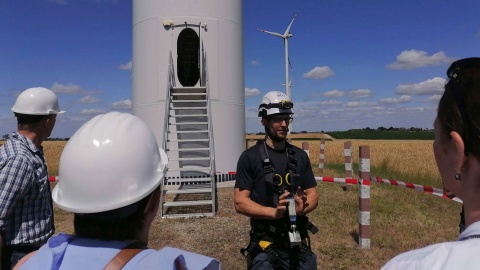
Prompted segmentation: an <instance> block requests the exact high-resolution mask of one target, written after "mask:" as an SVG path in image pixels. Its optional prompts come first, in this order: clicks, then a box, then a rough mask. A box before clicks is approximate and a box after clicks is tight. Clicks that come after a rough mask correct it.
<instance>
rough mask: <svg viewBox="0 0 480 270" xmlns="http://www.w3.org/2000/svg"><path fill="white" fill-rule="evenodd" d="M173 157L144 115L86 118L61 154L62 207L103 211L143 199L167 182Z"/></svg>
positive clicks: (58, 195)
mask: <svg viewBox="0 0 480 270" xmlns="http://www.w3.org/2000/svg"><path fill="white" fill-rule="evenodd" d="M167 163H168V159H167V155H166V154H165V152H164V151H163V149H159V148H158V145H157V141H156V139H155V136H154V135H153V133H152V131H151V129H150V128H149V127H148V126H147V124H146V123H145V122H144V121H142V120H141V119H140V118H139V117H137V116H134V115H132V114H128V113H119V112H110V113H107V114H101V115H97V116H95V117H94V118H92V119H91V120H89V121H88V122H86V123H85V124H84V125H83V126H81V127H80V129H79V130H78V131H77V132H75V134H74V135H73V136H72V137H71V138H70V140H69V141H68V143H67V144H66V145H65V148H64V150H63V152H62V155H61V157H60V163H59V182H58V184H57V185H56V186H55V188H54V189H53V192H52V197H53V201H54V202H55V203H56V204H57V205H58V207H60V208H62V209H64V210H66V211H70V212H73V213H98V212H105V211H109V210H114V209H118V208H121V207H124V206H127V205H131V204H133V203H135V202H138V201H140V200H141V199H143V198H145V197H146V196H147V195H149V194H150V193H151V192H152V191H153V190H155V188H157V187H158V185H160V183H161V181H162V180H163V177H164V174H165V169H166V165H167Z"/></svg>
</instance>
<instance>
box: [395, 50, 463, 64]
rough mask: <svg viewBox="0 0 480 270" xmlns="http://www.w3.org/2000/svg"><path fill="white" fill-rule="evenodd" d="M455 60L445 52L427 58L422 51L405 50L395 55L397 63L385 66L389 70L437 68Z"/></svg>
mask: <svg viewBox="0 0 480 270" xmlns="http://www.w3.org/2000/svg"><path fill="white" fill-rule="evenodd" d="M454 60H455V59H454V58H452V57H448V56H446V55H445V52H443V51H440V52H438V53H436V54H433V55H431V56H429V55H428V54H427V53H426V52H424V51H419V50H414V49H412V50H407V51H403V52H401V53H400V54H399V55H397V61H396V62H393V63H390V64H388V65H387V67H388V68H390V69H414V68H419V67H426V66H438V65H442V64H450V63H452V62H453V61H454Z"/></svg>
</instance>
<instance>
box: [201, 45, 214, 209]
mask: <svg viewBox="0 0 480 270" xmlns="http://www.w3.org/2000/svg"><path fill="white" fill-rule="evenodd" d="M202 58H203V61H202V65H203V68H202V77H203V78H204V79H205V86H206V87H205V89H206V91H205V92H206V99H207V108H208V109H207V112H208V113H207V118H208V119H209V121H208V133H209V134H210V145H209V147H210V177H211V178H212V202H213V204H212V213H215V212H216V210H215V209H216V201H215V200H216V199H215V198H216V195H215V191H216V185H217V181H216V178H217V170H216V167H215V138H214V136H213V121H212V108H211V103H210V89H209V81H208V67H207V53H206V52H203V55H202Z"/></svg>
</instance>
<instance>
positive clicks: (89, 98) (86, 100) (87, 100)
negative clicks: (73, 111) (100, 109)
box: [79, 95, 100, 104]
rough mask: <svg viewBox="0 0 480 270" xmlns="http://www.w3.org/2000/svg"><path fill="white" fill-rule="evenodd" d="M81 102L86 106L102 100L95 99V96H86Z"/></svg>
mask: <svg viewBox="0 0 480 270" xmlns="http://www.w3.org/2000/svg"><path fill="white" fill-rule="evenodd" d="M79 101H80V103H84V104H86V103H90V104H91V103H97V102H99V101H100V99H99V98H96V97H94V96H90V95H88V96H85V97H83V98H81V99H80V100H79Z"/></svg>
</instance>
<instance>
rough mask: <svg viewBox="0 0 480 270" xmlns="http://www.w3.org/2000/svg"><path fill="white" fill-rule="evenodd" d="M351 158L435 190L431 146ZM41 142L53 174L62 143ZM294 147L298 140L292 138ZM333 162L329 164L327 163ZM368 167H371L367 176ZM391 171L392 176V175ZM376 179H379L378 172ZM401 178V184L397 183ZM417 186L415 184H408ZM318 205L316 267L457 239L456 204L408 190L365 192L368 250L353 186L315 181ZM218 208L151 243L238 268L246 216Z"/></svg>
mask: <svg viewBox="0 0 480 270" xmlns="http://www.w3.org/2000/svg"><path fill="white" fill-rule="evenodd" d="M345 141H346V140H334V141H327V142H326V151H325V164H326V166H327V169H326V170H325V172H324V173H323V175H324V176H336V177H342V173H343V172H342V171H341V170H340V171H339V170H338V169H335V166H337V167H339V168H341V167H342V166H341V165H342V163H343V143H344V142H345ZM351 141H352V145H353V147H352V148H353V161H354V162H357V161H358V147H359V146H360V145H368V146H370V149H371V165H372V168H375V167H382V166H383V167H386V168H388V170H389V171H391V172H392V173H393V175H402V176H403V175H418V173H419V172H420V173H421V175H425V176H429V177H431V178H433V179H434V180H435V181H437V182H434V183H435V185H434V186H435V187H440V182H439V179H438V173H437V170H436V166H435V162H434V158H433V153H432V149H431V144H432V142H431V141H381V140H379V141H364V140H351ZM308 142H309V146H310V157H311V161H312V166H313V168H314V170H315V174H316V175H317V176H321V175H322V174H321V173H320V172H319V170H318V169H317V167H318V160H319V142H318V141H308ZM58 143H59V142H48V143H46V144H45V145H44V147H45V153H46V155H47V160H48V162H49V170H50V172H51V174H55V172H56V171H55V168H57V166H58V165H56V163H58V157H59V155H60V152H61V149H62V148H63V146H64V143H63V145H55V144H58ZM293 144H295V145H297V146H299V147H301V146H302V141H296V140H294V141H293ZM334 165H335V166H334ZM373 172H374V170H373V169H372V174H373ZM396 172H398V173H399V174H395V173H396ZM379 176H382V175H379ZM397 180H402V179H397ZM414 182H415V183H419V184H421V182H422V179H418V181H414ZM318 191H319V194H320V200H319V203H320V204H319V207H318V208H317V209H316V210H315V211H314V212H312V213H311V214H310V219H311V221H312V222H313V223H314V224H316V225H317V226H318V227H319V229H320V232H319V233H317V234H316V235H313V236H312V243H313V244H312V245H313V249H314V252H315V253H316V254H317V256H318V258H319V260H318V266H319V269H379V268H380V267H381V266H382V265H383V264H384V263H385V262H386V261H387V260H388V259H390V258H391V257H393V256H394V255H396V254H398V253H401V252H404V251H406V250H409V249H412V248H418V247H422V246H425V245H429V244H432V243H435V242H441V241H448V240H454V239H455V237H456V236H457V234H458V221H459V216H458V214H459V212H460V207H461V206H460V204H458V203H456V202H452V201H449V200H446V199H443V198H439V197H437V196H433V195H428V194H424V193H422V192H419V191H415V190H407V189H404V188H399V187H391V186H388V185H383V184H374V185H372V188H371V198H372V210H371V224H372V236H371V248H370V249H360V248H358V245H357V242H356V240H357V234H358V220H357V215H358V188H357V187H356V186H353V187H352V188H351V189H350V190H347V191H344V190H343V189H342V185H341V184H336V183H324V182H320V183H319V185H318ZM218 205H219V209H218V212H217V215H216V216H215V217H213V218H196V219H171V220H160V219H157V220H155V222H154V224H153V226H152V229H151V234H150V246H151V247H152V248H157V249H158V248H162V247H164V246H174V247H178V248H182V249H186V250H189V251H192V252H198V253H201V254H205V255H209V256H212V257H216V258H218V259H219V260H220V261H221V262H222V266H223V269H232V270H236V269H245V262H244V259H243V258H242V257H241V256H240V253H239V249H240V248H241V247H244V246H245V245H246V244H247V242H248V231H249V224H248V219H247V218H246V217H244V216H242V215H239V214H236V213H235V210H234V208H233V189H231V188H225V189H220V190H219V191H218ZM55 212H56V216H55V222H56V228H57V231H64V232H68V233H72V228H71V227H72V215H71V214H69V213H66V212H64V211H62V210H59V209H57V208H56V209H55Z"/></svg>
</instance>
